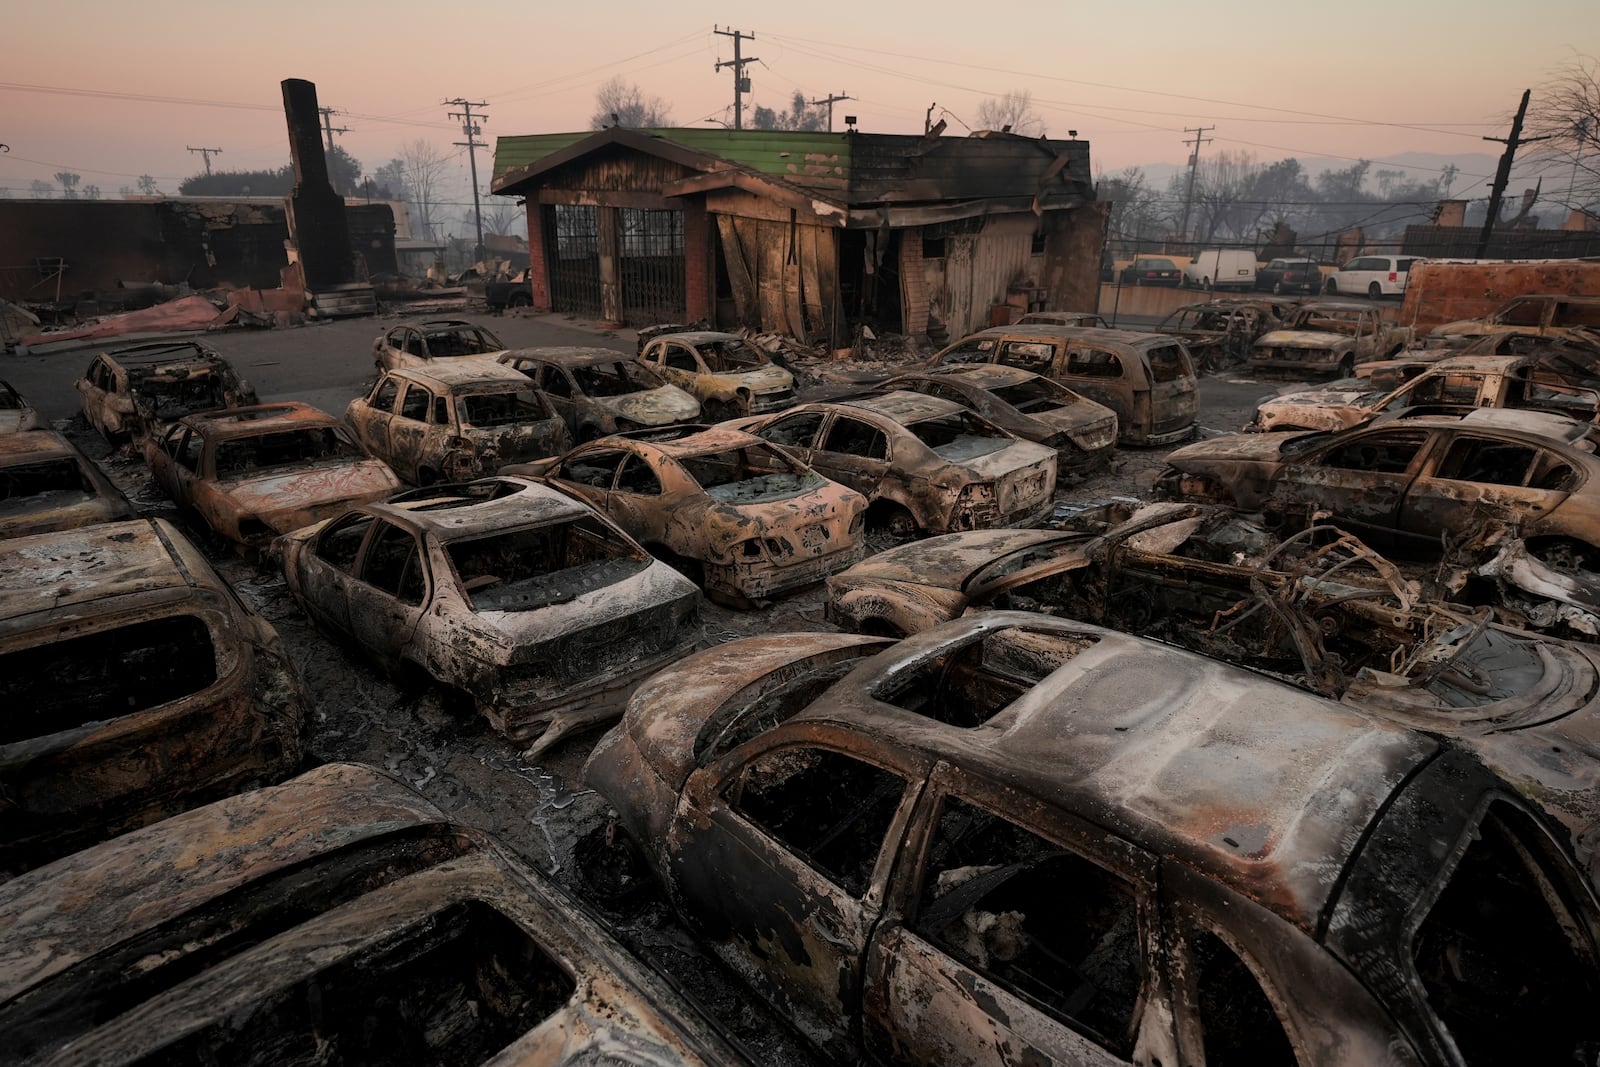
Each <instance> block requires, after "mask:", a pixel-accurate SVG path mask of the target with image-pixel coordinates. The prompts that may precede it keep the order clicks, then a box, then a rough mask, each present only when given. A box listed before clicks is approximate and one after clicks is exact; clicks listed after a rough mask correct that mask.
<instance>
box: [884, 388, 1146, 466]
mask: <svg viewBox="0 0 1600 1067" xmlns="http://www.w3.org/2000/svg"><path fill="white" fill-rule="evenodd" d="M881 388H882V389H883V391H884V392H894V391H895V390H897V389H904V390H906V391H908V392H912V393H922V394H923V395H925V396H933V397H938V398H939V399H941V400H948V401H950V402H951V403H953V404H960V405H962V406H963V407H968V408H971V409H972V410H973V411H976V412H977V413H978V414H979V415H982V416H983V417H984V418H986V419H988V420H989V421H990V422H992V423H994V424H995V425H996V426H998V427H1000V428H1001V429H1002V430H1006V431H1008V432H1010V433H1014V434H1016V435H1017V436H1018V437H1020V438H1022V439H1023V440H1024V441H1033V442H1035V443H1037V444H1041V445H1047V446H1049V447H1050V448H1053V449H1055V450H1056V464H1057V469H1058V471H1085V470H1090V469H1093V468H1097V467H1104V466H1105V465H1106V464H1108V463H1110V462H1111V453H1112V450H1113V449H1115V448H1116V446H1117V413H1116V412H1114V411H1112V410H1111V409H1110V408H1108V407H1106V406H1104V405H1103V404H1097V403H1095V402H1094V401H1093V400H1090V399H1089V398H1088V397H1084V396H1079V395H1078V394H1077V393H1074V392H1073V391H1072V390H1071V389H1068V388H1067V387H1066V386H1064V385H1062V384H1061V383H1060V382H1056V381H1052V380H1051V379H1049V378H1046V377H1044V376H1043V375H1039V374H1034V373H1033V372H1032V371H1025V370H1021V369H1019V368H1017V367H1006V366H1002V365H1000V364H998V363H980V364H976V365H972V366H963V367H948V368H945V369H943V370H940V371H937V372H934V371H929V372H925V373H919V374H902V375H900V376H898V377H895V378H891V379H889V380H888V381H887V382H884V383H883V386H882V387H881Z"/></svg>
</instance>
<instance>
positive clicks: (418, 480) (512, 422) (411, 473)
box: [344, 360, 567, 485]
mask: <svg viewBox="0 0 1600 1067" xmlns="http://www.w3.org/2000/svg"><path fill="white" fill-rule="evenodd" d="M344 418H345V421H346V422H348V423H349V424H350V426H351V428H352V429H354V430H355V432H356V437H358V438H359V439H360V440H361V444H362V445H363V447H365V448H366V449H367V451H368V452H370V453H372V454H373V455H374V456H377V457H378V458H379V459H381V460H383V461H384V462H385V463H387V464H388V465H389V466H390V467H391V468H392V469H393V470H394V472H395V473H396V474H398V475H399V476H400V477H402V478H404V479H405V480H406V481H408V482H411V483H412V484H413V485H432V484H433V483H434V482H437V481H441V480H442V481H452V482H460V481H466V480H467V479H470V478H475V477H477V476H479V475H481V474H486V473H492V472H493V471H494V470H495V469H496V468H498V467H500V466H503V465H504V464H507V463H518V462H520V461H522V460H525V459H536V458H538V457H540V456H553V455H559V454H560V453H562V452H564V451H566V445H567V430H566V423H565V422H564V421H563V420H562V418H561V417H560V416H559V415H558V414H557V413H556V411H555V409H554V408H553V407H551V406H550V404H549V402H548V401H546V400H545V398H544V397H543V396H541V395H540V394H539V393H538V392H537V391H536V390H534V389H533V388H532V386H531V385H530V384H529V382H528V381H527V379H525V378H524V377H523V376H522V375H520V374H518V373H517V372H516V371H514V370H512V369H510V368H509V367H501V366H499V365H497V364H492V363H484V362H480V361H477V360H471V361H462V362H457V363H447V362H436V363H430V364H429V365H428V366H426V367H422V368H404V369H401V370H395V371H386V372H384V373H383V374H381V375H379V376H378V382H377V384H376V385H374V386H373V387H372V390H371V391H370V392H369V393H368V394H367V395H366V396H364V397H357V398H356V399H354V400H352V401H351V402H350V405H349V407H347V408H345V412H344Z"/></svg>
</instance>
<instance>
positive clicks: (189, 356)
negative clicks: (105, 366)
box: [101, 341, 222, 369]
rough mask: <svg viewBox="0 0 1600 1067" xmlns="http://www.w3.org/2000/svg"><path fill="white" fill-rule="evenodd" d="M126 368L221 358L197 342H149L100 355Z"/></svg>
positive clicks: (202, 361)
mask: <svg viewBox="0 0 1600 1067" xmlns="http://www.w3.org/2000/svg"><path fill="white" fill-rule="evenodd" d="M101 354H102V355H104V356H105V357H106V358H107V359H110V360H113V361H115V362H116V363H118V364H120V365H121V366H123V367H127V368H141V369H144V368H150V367H160V366H164V365H166V364H169V363H216V362H219V361H222V356H221V355H220V354H219V353H217V352H216V351H214V350H213V349H210V348H207V347H206V346H205V345H203V344H201V343H200V342H198V341H151V342H149V343H148V344H142V345H129V346H128V347H126V348H113V349H109V350H107V351H106V352H103V353H101Z"/></svg>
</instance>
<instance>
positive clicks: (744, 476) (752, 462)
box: [679, 448, 827, 504]
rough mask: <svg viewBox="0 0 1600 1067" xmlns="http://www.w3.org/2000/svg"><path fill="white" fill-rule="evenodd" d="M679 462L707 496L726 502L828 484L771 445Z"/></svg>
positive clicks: (771, 496) (787, 493) (791, 493)
mask: <svg viewBox="0 0 1600 1067" xmlns="http://www.w3.org/2000/svg"><path fill="white" fill-rule="evenodd" d="M679 462H680V463H682V465H683V469H684V470H685V471H687V472H688V474H689V477H691V478H693V479H694V480H695V481H696V482H697V483H699V485H700V488H702V489H704V490H705V491H706V495H707V496H709V497H711V499H713V500H720V501H722V502H723V503H725V504H747V503H752V502H755V501H760V500H781V499H783V498H785V497H791V496H794V495H795V494H797V493H807V492H811V491H812V490H816V489H821V488H822V487H823V486H824V485H826V484H827V480H826V479H825V478H823V477H822V476H821V475H820V474H817V473H815V472H813V471H808V470H803V469H802V468H800V467H798V466H796V465H795V464H794V463H792V462H790V461H789V460H788V459H787V458H786V457H784V456H781V455H779V454H778V453H777V452H776V451H770V450H767V449H754V448H740V449H734V450H731V451H728V452H718V453H716V454H714V455H709V456H685V457H683V458H682V459H681V460H680V461H679Z"/></svg>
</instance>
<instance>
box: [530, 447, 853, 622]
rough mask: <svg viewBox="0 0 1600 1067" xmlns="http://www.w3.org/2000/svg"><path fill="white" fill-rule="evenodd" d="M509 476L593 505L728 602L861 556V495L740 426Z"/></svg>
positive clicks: (819, 574) (755, 598)
mask: <svg viewBox="0 0 1600 1067" xmlns="http://www.w3.org/2000/svg"><path fill="white" fill-rule="evenodd" d="M501 473H503V474H519V475H525V476H528V477H536V478H543V479H545V480H546V481H548V482H549V483H550V484H551V485H553V486H555V487H556V488H557V489H560V490H561V491H562V492H564V493H567V494H569V495H570V496H574V497H576V498H578V499H579V500H582V501H584V502H586V503H588V504H591V505H593V506H594V507H595V508H596V509H598V510H600V511H602V512H604V513H605V514H607V515H609V516H610V517H611V518H612V519H613V520H614V521H615V522H616V523H617V524H618V525H619V526H621V527H622V528H623V529H625V530H627V531H628V533H630V534H631V535H632V536H634V537H635V538H637V539H638V540H639V541H641V542H642V543H643V544H644V546H645V547H646V548H647V549H649V550H650V551H651V552H652V553H654V554H655V555H656V556H658V557H660V558H662V559H665V560H668V561H670V562H671V563H673V565H674V566H676V567H678V568H679V569H680V570H682V571H683V572H684V573H685V574H688V575H689V576H690V577H691V578H692V579H693V580H694V581H695V582H697V583H699V584H701V585H702V586H703V587H704V588H705V591H706V595H708V596H710V597H711V598H712V599H713V600H716V601H718V602H719V603H723V604H727V605H729V606H732V607H749V606H752V605H753V604H755V603H758V602H760V601H762V600H765V599H766V598H768V597H772V596H776V595H778V594H779V593H785V592H788V591H790V590H792V589H797V588H799V587H800V586H803V585H809V584H810V583H812V582H817V581H821V580H822V579H823V578H825V577H827V576H828V575H830V574H832V573H833V572H834V571H837V570H841V569H843V568H845V567H848V566H850V564H852V563H854V562H856V561H857V560H859V559H860V558H861V554H862V553H863V552H864V551H865V545H864V543H863V541H862V532H863V524H864V520H865V516H866V510H867V502H866V500H865V499H863V498H862V496H861V494H860V493H857V492H855V491H853V490H851V489H848V488H846V487H845V486H842V485H836V484H834V483H833V482H830V481H828V480H827V479H826V478H824V477H823V476H822V475H820V474H818V473H817V472H816V471H814V470H812V469H811V468H810V467H808V466H806V465H805V464H803V463H800V462H798V461H797V460H795V459H793V458H792V457H790V456H789V455H788V454H787V453H785V452H783V451H782V450H781V449H777V448H773V447H772V446H771V445H769V444H767V443H766V442H764V441H761V440H758V439H757V438H754V437H751V436H750V435H748V434H744V433H739V432H737V431H734V430H728V429H710V430H704V429H700V430H695V429H692V428H685V429H683V430H680V431H678V432H676V433H659V432H658V433H655V434H651V435H649V436H623V435H617V436H613V437H602V438H601V439H600V440H598V441H592V442H590V443H589V444H587V445H579V446H578V447H577V448H575V449H573V450H572V451H571V452H568V453H567V454H566V455H565V456H562V457H561V458H560V459H559V460H549V461H545V462H542V463H535V464H524V465H521V466H512V467H507V468H504V469H503V470H502V472H501Z"/></svg>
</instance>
